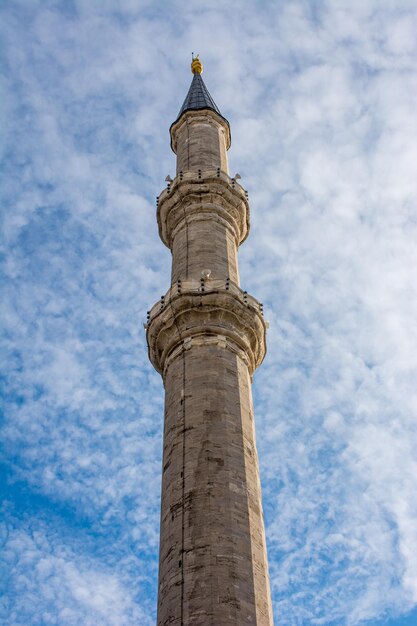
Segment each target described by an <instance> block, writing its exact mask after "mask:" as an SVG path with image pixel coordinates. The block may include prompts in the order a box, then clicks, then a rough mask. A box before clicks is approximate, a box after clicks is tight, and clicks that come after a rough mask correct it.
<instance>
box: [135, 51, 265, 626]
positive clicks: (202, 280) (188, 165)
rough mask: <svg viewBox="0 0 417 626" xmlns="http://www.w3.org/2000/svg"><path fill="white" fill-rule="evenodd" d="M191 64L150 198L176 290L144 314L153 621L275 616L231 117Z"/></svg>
mask: <svg viewBox="0 0 417 626" xmlns="http://www.w3.org/2000/svg"><path fill="white" fill-rule="evenodd" d="M191 69H192V72H193V74H194V76H193V80H192V83H191V87H190V90H189V92H188V94H187V97H186V99H185V101H184V104H183V106H182V107H181V110H180V113H179V115H178V117H177V119H176V120H175V122H174V123H173V124H172V126H171V129H170V133H171V147H172V149H173V151H174V152H175V154H176V155H177V173H176V176H175V179H174V180H173V181H171V179H170V178H169V177H167V180H168V181H169V182H168V185H167V188H166V189H165V190H164V191H163V192H162V193H161V195H160V196H159V198H158V203H157V204H158V208H157V219H158V227H159V234H160V237H161V239H162V241H163V243H164V244H165V245H166V246H168V247H169V248H170V250H171V252H172V277H171V287H170V289H169V290H168V292H167V293H166V294H165V296H162V297H161V300H160V301H159V302H158V303H157V304H155V306H154V307H153V308H152V309H151V311H149V313H148V320H147V341H148V347H149V358H150V360H151V362H152V364H153V365H154V367H155V368H156V369H157V370H158V372H160V373H161V374H162V377H163V381H164V386H165V427H164V450H163V475H162V506H161V540H160V559H159V593H158V619H157V624H158V626H168V625H169V626H226V625H228V626H230V625H233V626H243V625H245V624H250V625H253V626H255V625H256V626H271V625H272V609H271V599H270V591H269V577H268V563H267V556H266V546H265V532H264V523H263V513H262V503H261V487H260V481H259V470H258V458H257V452H256V444H255V424H254V415H253V406H252V392H251V380H252V375H253V373H254V371H255V368H256V367H258V365H259V364H260V363H261V362H262V360H263V358H264V355H265V322H264V319H263V314H262V305H261V304H260V303H259V302H258V301H257V300H255V298H253V297H252V296H250V295H248V293H247V292H246V291H242V290H241V289H240V286H239V273H238V264H237V248H238V246H239V245H240V244H241V243H242V241H244V240H245V239H246V237H247V235H248V232H249V205H248V198H247V193H246V191H245V190H244V189H243V188H242V187H241V186H240V184H238V182H237V181H236V178H240V177H238V176H236V177H235V178H230V176H229V173H228V165H227V150H228V148H229V147H230V127H229V123H228V122H227V120H226V119H225V118H224V117H223V116H222V115H221V113H220V111H219V109H218V108H217V106H216V105H215V103H214V101H213V99H212V98H211V96H210V94H209V92H208V90H207V88H206V86H205V84H204V82H203V79H202V77H201V72H202V65H201V62H200V61H199V59H198V58H196V59H193V62H192V64H191Z"/></svg>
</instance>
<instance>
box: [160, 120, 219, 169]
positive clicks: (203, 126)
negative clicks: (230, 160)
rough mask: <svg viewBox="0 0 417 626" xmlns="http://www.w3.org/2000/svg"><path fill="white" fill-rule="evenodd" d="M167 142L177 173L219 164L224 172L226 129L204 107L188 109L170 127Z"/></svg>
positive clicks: (208, 167)
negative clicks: (174, 160) (172, 154)
mask: <svg viewBox="0 0 417 626" xmlns="http://www.w3.org/2000/svg"><path fill="white" fill-rule="evenodd" d="M171 146H172V149H173V150H174V152H175V153H176V155H177V174H178V173H179V172H181V171H183V172H190V171H197V170H198V169H207V170H208V169H214V168H217V167H220V169H221V170H222V171H223V172H226V173H227V172H228V165H227V150H228V149H229V147H230V129H229V127H228V125H227V123H226V122H225V120H224V119H223V118H222V117H220V115H217V114H216V113H215V112H214V111H210V110H208V109H205V110H200V111H188V112H187V114H186V115H183V116H182V117H181V118H180V119H179V120H178V122H176V123H175V124H174V125H173V126H172V127H171Z"/></svg>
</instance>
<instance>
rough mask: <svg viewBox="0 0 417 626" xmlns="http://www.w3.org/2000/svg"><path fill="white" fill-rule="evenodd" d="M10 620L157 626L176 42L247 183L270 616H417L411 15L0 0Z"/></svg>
mask: <svg viewBox="0 0 417 626" xmlns="http://www.w3.org/2000/svg"><path fill="white" fill-rule="evenodd" d="M0 11H1V15H0V19H1V24H2V26H1V28H2V36H1V39H2V46H3V54H2V81H3V88H2V105H1V106H2V109H1V113H2V128H3V141H2V144H1V151H2V157H1V158H2V163H1V169H2V174H3V183H2V206H3V215H4V220H3V230H2V233H3V234H2V240H3V251H4V252H3V254H4V256H3V259H4V264H3V278H2V285H3V294H4V297H3V302H4V305H3V307H4V308H3V320H4V325H3V329H4V332H3V350H2V356H3V359H4V372H5V386H4V397H5V402H4V407H5V411H4V414H5V419H4V428H3V441H4V453H3V457H2V473H3V476H4V480H3V484H4V485H5V491H4V496H3V515H2V518H3V520H4V523H3V525H2V527H1V533H0V538H1V546H2V550H1V556H0V559H1V564H0V568H1V573H2V575H1V577H0V578H1V581H2V582H1V585H2V592H3V598H2V601H1V608H0V621H1V620H2V621H1V624H5V625H7V626H35V625H36V626H43V625H45V626H46V625H57V626H70V625H80V626H96V625H99V626H138V625H140V626H150V625H153V624H154V622H155V613H156V611H155V608H156V585H157V556H158V525H159V491H160V470H161V448H162V418H163V388H162V383H161V379H160V377H159V375H158V374H157V373H156V372H155V371H154V370H153V369H152V366H151V365H150V363H149V362H148V359H147V350H146V343H145V336H144V331H143V325H142V323H143V321H145V319H146V311H147V309H149V308H150V306H151V305H152V304H153V303H154V302H155V301H156V300H157V299H158V298H159V297H160V295H161V294H162V293H165V292H166V290H167V289H168V286H169V276H170V253H169V251H168V250H167V249H166V248H165V247H164V246H163V244H162V243H161V242H160V240H159V238H158V234H157V225H156V218H155V197H156V196H157V195H158V194H159V193H160V191H161V190H162V189H163V187H164V179H165V176H166V175H167V174H171V175H173V174H174V171H175V160H174V155H173V153H172V152H171V150H170V147H169V135H168V128H169V125H170V123H171V122H172V121H173V120H174V119H175V117H176V115H177V113H178V110H179V108H180V106H181V104H182V101H183V99H184V97H185V95H186V92H187V90H188V87H189V84H190V81H191V73H190V70H189V63H190V59H191V52H192V51H194V52H195V53H200V56H201V58H202V60H203V63H204V74H203V77H204V80H205V82H206V85H207V87H208V88H209V90H210V92H211V94H212V96H213V98H214V100H215V101H216V104H217V105H218V106H219V108H220V110H221V111H222V114H223V115H224V116H225V117H227V119H228V120H229V122H230V124H231V128H232V142H233V143H232V148H231V150H230V153H229V162H230V166H231V170H232V172H231V173H232V174H234V173H235V172H237V171H238V172H239V173H240V174H241V176H242V184H243V186H244V187H245V188H246V189H248V191H249V198H250V202H251V215H252V230H251V235H250V237H249V239H248V240H247V241H246V242H245V243H244V245H243V246H242V248H241V250H240V271H241V281H242V286H243V288H244V289H247V290H248V291H249V292H250V293H252V294H253V295H254V296H256V297H257V298H258V299H259V300H261V301H263V302H264V306H265V311H266V317H267V319H268V320H269V322H270V329H269V334H268V354H267V357H266V360H265V361H264V363H263V365H262V367H261V368H260V369H259V370H258V372H257V373H256V375H255V379H254V400H255V409H256V419H257V441H258V449H259V455H260V464H261V475H262V485H263V497H264V508H265V518H266V529H267V539H268V552H269V560H270V573H271V586H272V596H273V604H274V614H275V621H276V626H278V625H279V626H307V625H310V624H311V625H332V626H336V625H346V626H356V625H359V624H367V625H368V626H369V625H372V626H382V625H386V626H400V625H401V626H406V625H407V626H412V625H415V624H417V608H416V607H417V557H416V555H417V488H416V476H417V434H416V431H417V385H416V376H417V322H416V320H417V287H416V269H417V213H416V210H417V209H416V205H417V183H416V179H417V176H416V172H417V166H416V163H417V147H416V146H417V123H416V115H415V110H416V97H417V73H416V61H417V43H416V42H417V38H416V35H415V33H416V32H417V3H416V2H415V0H410V1H407V0H395V1H394V0H393V1H390V0H327V1H326V0H275V1H272V0H257V1H256V0H248V1H243V0H241V1H240V2H239V1H237V0H227V2H226V1H225V0H221V1H220V0H214V1H210V0H205V1H204V2H203V1H200V0H189V1H188V2H183V1H182V2H181V1H180V0H177V1H176V0H172V1H171V0H167V1H164V2H162V1H150V0H38V1H37V0H2V2H1V8H0Z"/></svg>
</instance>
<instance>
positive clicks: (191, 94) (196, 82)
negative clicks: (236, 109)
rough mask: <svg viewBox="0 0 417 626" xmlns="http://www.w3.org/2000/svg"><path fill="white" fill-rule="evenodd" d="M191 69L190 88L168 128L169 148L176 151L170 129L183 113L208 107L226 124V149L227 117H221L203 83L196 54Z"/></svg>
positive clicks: (201, 66)
mask: <svg viewBox="0 0 417 626" xmlns="http://www.w3.org/2000/svg"><path fill="white" fill-rule="evenodd" d="M191 71H192V73H193V80H192V81H191V85H190V88H189V90H188V93H187V95H186V97H185V100H184V102H183V105H182V107H181V109H180V112H179V113H178V116H177V119H176V120H175V122H173V123H172V124H171V128H170V134H171V148H172V149H173V150H174V152H175V151H176V150H175V147H174V144H173V135H172V130H173V128H175V126H176V124H177V122H179V120H180V119H181V117H182V116H183V115H184V113H186V112H187V111H201V110H204V109H209V110H210V111H214V112H215V113H217V115H218V116H219V117H221V118H222V120H223V121H224V122H225V123H226V126H227V140H226V143H227V149H229V147H230V125H229V122H228V121H227V119H226V118H225V117H223V115H222V114H221V113H220V110H219V108H218V107H217V105H216V103H215V102H214V100H213V98H212V97H211V95H210V93H209V90H208V89H207V87H206V86H205V84H204V81H203V79H202V77H201V72H202V71H203V65H202V63H201V61H200V59H199V58H198V56H197V57H195V58H194V57H193V60H192V63H191Z"/></svg>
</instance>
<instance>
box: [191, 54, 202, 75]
mask: <svg viewBox="0 0 417 626" xmlns="http://www.w3.org/2000/svg"><path fill="white" fill-rule="evenodd" d="M191 71H192V73H193V74H202V72H203V64H202V62H201V61H200V59H199V58H198V54H197V56H196V57H194V53H193V55H192V61H191Z"/></svg>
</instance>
